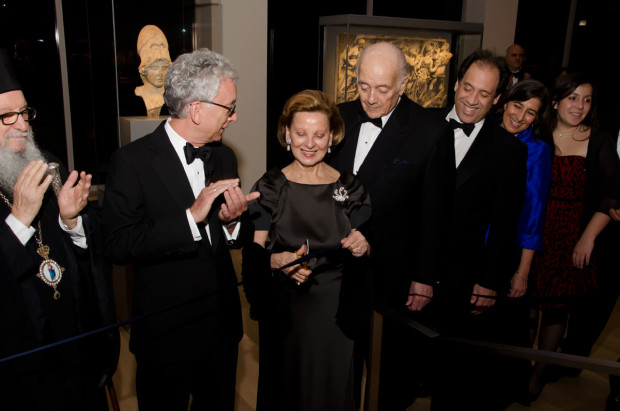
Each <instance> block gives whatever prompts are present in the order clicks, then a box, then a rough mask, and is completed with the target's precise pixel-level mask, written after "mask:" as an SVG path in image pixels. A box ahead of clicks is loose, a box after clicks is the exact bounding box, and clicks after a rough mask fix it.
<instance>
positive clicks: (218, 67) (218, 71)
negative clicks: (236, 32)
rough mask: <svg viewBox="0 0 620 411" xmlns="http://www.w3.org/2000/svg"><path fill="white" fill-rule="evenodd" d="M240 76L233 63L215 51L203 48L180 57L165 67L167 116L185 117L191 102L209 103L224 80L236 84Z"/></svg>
mask: <svg viewBox="0 0 620 411" xmlns="http://www.w3.org/2000/svg"><path fill="white" fill-rule="evenodd" d="M238 78H239V75H238V74H237V70H236V69H235V67H234V66H233V65H232V63H231V62H230V61H229V60H228V59H227V58H226V57H224V56H222V55H221V54H219V53H216V52H215V51H211V50H209V49H206V48H203V49H198V50H195V51H193V52H191V53H185V54H182V55H180V56H179V57H178V58H177V59H176V60H175V61H174V62H173V63H172V64H171V65H170V67H169V68H168V74H167V75H166V82H165V83H164V88H165V91H164V101H165V102H166V105H167V106H168V111H169V112H170V115H171V116H172V117H175V118H184V117H185V116H186V115H187V106H188V105H189V104H190V103H192V102H194V101H212V100H213V99H214V98H215V96H216V95H217V92H218V90H219V88H220V83H221V82H222V80H224V79H231V80H233V81H234V82H235V83H236V82H237V79H238Z"/></svg>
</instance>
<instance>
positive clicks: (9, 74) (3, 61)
mask: <svg viewBox="0 0 620 411" xmlns="http://www.w3.org/2000/svg"><path fill="white" fill-rule="evenodd" d="M21 89H22V88H21V86H20V85H19V81H17V75H16V73H15V66H14V63H13V57H12V56H11V53H9V51H8V50H7V49H0V94H2V93H6V92H8V91H13V90H21Z"/></svg>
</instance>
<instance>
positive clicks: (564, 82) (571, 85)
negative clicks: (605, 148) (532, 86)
mask: <svg viewBox="0 0 620 411" xmlns="http://www.w3.org/2000/svg"><path fill="white" fill-rule="evenodd" d="M584 84H589V85H590V86H592V106H591V107H590V111H589V112H588V114H587V115H586V117H585V118H584V119H583V121H582V122H581V124H584V125H586V126H588V127H590V130H591V131H590V134H595V133H596V132H597V131H598V116H597V113H596V87H595V84H594V79H592V78H591V77H590V76H588V75H587V74H585V73H580V72H572V73H565V74H560V75H559V76H558V78H557V79H556V80H555V84H554V85H553V89H552V92H551V99H552V100H553V104H554V105H555V104H558V103H559V102H560V100H563V99H565V98H566V97H568V96H569V95H571V93H573V92H574V91H575V90H576V89H577V87H579V86H582V85H584ZM557 122H558V119H557V115H556V116H554V117H553V119H552V130H553V129H554V128H555V126H556V125H557Z"/></svg>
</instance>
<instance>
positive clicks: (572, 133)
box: [558, 129, 579, 137]
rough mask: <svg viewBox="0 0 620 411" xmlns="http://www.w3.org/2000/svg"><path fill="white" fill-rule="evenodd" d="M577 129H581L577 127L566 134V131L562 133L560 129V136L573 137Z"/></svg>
mask: <svg viewBox="0 0 620 411" xmlns="http://www.w3.org/2000/svg"><path fill="white" fill-rule="evenodd" d="M577 131H579V130H577V129H575V130H573V131H571V132H570V133H566V134H564V133H560V132H559V131H558V136H560V137H566V136H571V137H572V136H574V135H575V133H577Z"/></svg>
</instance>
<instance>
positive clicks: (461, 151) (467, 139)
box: [446, 107, 484, 168]
mask: <svg viewBox="0 0 620 411" xmlns="http://www.w3.org/2000/svg"><path fill="white" fill-rule="evenodd" d="M451 118H453V119H455V120H456V121H458V122H459V123H462V121H461V119H460V118H459V116H458V115H457V114H456V109H455V108H454V107H452V110H450V112H449V113H448V115H447V116H446V121H450V119H451ZM483 124H484V119H482V120H480V121H479V122H477V123H476V124H475V126H474V130H473V131H472V132H471V134H470V135H469V136H468V135H467V134H465V132H464V131H463V129H460V128H455V129H454V155H455V159H456V167H457V168H458V166H459V164H461V161H463V158H465V155H466V154H467V152H468V151H469V148H470V147H471V145H472V144H474V140H476V137H477V136H478V133H479V132H480V129H481V128H482V125H483Z"/></svg>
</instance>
